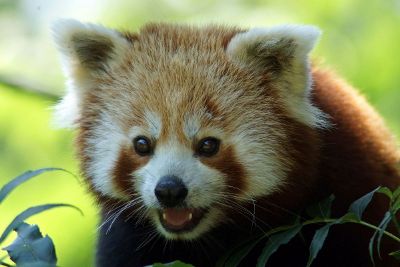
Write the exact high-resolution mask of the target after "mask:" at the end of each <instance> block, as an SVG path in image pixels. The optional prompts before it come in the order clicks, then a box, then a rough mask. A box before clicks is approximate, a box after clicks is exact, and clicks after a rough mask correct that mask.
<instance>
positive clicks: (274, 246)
mask: <svg viewBox="0 0 400 267" xmlns="http://www.w3.org/2000/svg"><path fill="white" fill-rule="evenodd" d="M301 227H302V225H301V224H298V225H296V226H294V227H293V228H291V229H288V230H286V231H284V232H281V233H278V234H275V235H272V236H271V237H270V238H269V239H268V241H267V244H266V245H265V247H264V249H263V251H262V253H261V255H260V256H259V257H258V260H257V267H264V266H265V265H266V264H267V262H268V260H269V258H270V256H271V255H272V254H274V253H275V251H277V250H278V249H279V247H280V246H282V245H285V244H287V243H289V242H290V240H292V239H293V237H295V236H296V235H297V234H298V233H299V232H300V230H301Z"/></svg>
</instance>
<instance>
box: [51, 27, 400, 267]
mask: <svg viewBox="0 0 400 267" xmlns="http://www.w3.org/2000/svg"><path fill="white" fill-rule="evenodd" d="M54 32H55V35H56V41H57V44H58V46H59V48H60V51H61V53H62V55H63V57H62V58H63V64H64V70H65V73H66V75H67V78H68V81H69V87H68V91H67V94H66V96H65V97H64V99H63V100H62V101H61V102H60V104H59V105H58V106H57V107H56V111H57V112H56V113H57V116H58V118H60V119H61V120H62V121H63V122H65V123H64V126H70V127H75V128H77V131H78V136H77V142H76V143H77V147H78V155H79V158H80V162H81V169H82V172H83V175H84V177H85V178H86V179H87V181H88V184H89V187H90V189H91V191H92V192H93V194H94V195H95V196H96V197H97V199H98V202H99V204H100V206H101V209H102V223H101V227H100V237H99V245H98V246H99V248H98V254H97V265H98V266H141V265H144V264H151V263H153V262H159V261H161V262H168V261H172V260H176V259H180V260H183V261H186V262H189V263H193V264H195V265H196V266H211V265H213V264H214V263H215V261H216V260H217V259H218V256H220V255H221V254H222V253H223V252H224V251H226V250H227V249H229V247H230V246H232V245H234V244H236V243H238V242H240V241H241V240H243V239H244V238H246V237H248V236H249V235H251V234H257V233H259V232H262V231H265V230H267V229H269V227H274V226H277V225H281V224H284V223H287V222H288V220H289V219H290V218H291V216H292V215H293V214H299V213H300V212H301V211H302V210H303V209H304V207H306V206H307V205H308V204H310V203H312V202H314V201H317V200H320V199H321V198H323V197H326V196H328V195H329V194H331V193H333V194H335V196H336V202H335V206H334V213H335V214H336V215H340V214H342V213H343V212H345V211H346V208H347V207H348V205H349V203H351V202H352V201H354V200H355V199H356V198H358V197H360V196H361V195H363V194H365V193H367V192H368V191H371V190H373V189H374V188H376V187H377V186H379V185H384V186H388V187H390V188H395V187H397V186H399V184H400V176H399V171H398V169H397V167H396V165H397V164H398V163H399V153H398V150H397V148H396V144H395V142H394V141H393V138H392V136H391V134H390V133H389V132H388V130H387V129H386V128H385V126H384V124H383V122H382V120H381V118H380V117H379V116H378V115H377V114H376V113H375V111H374V110H373V109H372V108H371V107H370V106H369V105H368V104H367V103H366V101H365V100H364V99H363V97H361V96H360V95H358V94H357V93H356V92H355V91H354V89H352V88H351V87H350V86H348V85H347V84H345V83H344V82H343V81H341V80H340V79H339V78H337V77H335V76H334V75H333V74H331V73H330V72H327V71H321V70H318V69H317V68H315V67H311V66H310V63H309V59H308V54H309V52H310V51H311V50H312V48H313V46H314V45H315V42H316V40H317V38H318V36H319V30H318V29H316V28H315V27H311V26H293V25H286V26H278V27H272V28H266V29H252V30H242V29H237V28H230V27H221V26H206V27H200V28H198V27H190V26H180V25H167V24H149V25H146V26H145V27H143V28H142V29H141V30H140V31H139V32H138V33H129V32H118V31H115V30H110V29H107V28H104V27H101V26H98V25H92V24H82V23H79V22H76V21H62V22H60V23H58V24H57V25H56V27H55V28H54ZM143 136H144V137H146V138H147V139H146V140H148V143H149V146H150V147H151V153H149V154H147V155H140V153H137V152H135V149H134V145H133V144H132V142H133V140H135V138H137V137H143ZM208 137H213V138H214V139H217V140H219V141H220V145H219V150H218V151H217V153H216V154H215V155H213V156H204V155H202V154H200V153H199V150H198V147H199V145H200V144H201V142H202V140H204V138H208ZM165 176H174V177H179V179H180V180H181V181H182V183H183V184H184V185H185V186H186V188H187V191H188V192H187V196H186V197H185V200H184V202H183V203H182V204H181V205H180V206H177V207H173V208H172V210H174V211H173V212H170V211H169V210H171V209H169V208H166V207H165V206H164V205H163V204H162V203H161V202H160V198H159V197H158V196H157V195H156V194H155V188H156V187H157V186H158V184H159V183H160V180H161V178H162V177H165ZM386 205H387V203H385V201H384V200H383V199H380V198H375V199H374V203H373V205H372V206H371V207H370V208H369V210H368V212H367V215H366V216H367V219H368V220H369V221H371V222H372V223H377V222H379V220H380V218H381V217H382V216H383V213H384V210H385V208H386ZM168 212H170V213H168ZM174 212H175V213H174ZM176 213H179V214H180V215H182V214H184V215H185V214H187V215H188V216H189V217H188V218H187V219H186V221H185V224H187V225H188V226H190V227H191V228H190V229H186V230H185V229H183V228H182V229H183V230H182V229H179V231H175V230H174V231H173V230H171V229H170V228H168V227H167V226H166V225H167V224H166V223H168V216H173V215H174V214H176ZM171 214H172V215H171ZM189 214H190V215H189ZM174 216H175V215H174ZM176 216H178V215H176ZM176 216H175V217H176ZM166 218H167V219H166ZM176 218H178V219H179V218H180V217H179V216H178V217H176ZM176 218H175V219H176ZM178 219H177V220H178ZM179 220H181V221H182V220H183V219H179ZM179 220H178V221H179ZM310 232H312V231H310ZM333 232H334V233H333V234H331V235H330V236H329V237H328V244H327V246H326V248H324V249H323V251H322V253H321V255H319V256H318V260H317V262H316V263H315V266H368V265H369V264H370V263H369V258H368V250H367V245H368V242H367V236H368V234H371V233H370V232H368V231H366V230H365V229H360V228H359V227H355V228H354V227H349V226H338V227H336V228H335V229H334V230H333ZM349 232H351V233H353V234H354V233H355V234H356V235H357V236H354V240H351V241H350V240H349V239H351V238H350V237H348V236H347V235H348V234H349ZM308 234H310V233H307V231H306V232H305V233H304V237H305V239H306V240H307V239H309V238H310V236H309V235H308ZM338 246H340V249H337V247H338ZM390 246H391V244H390V243H389V242H386V241H385V243H384V247H385V248H384V250H386V251H387V250H388V249H389V247H390ZM258 249H259V248H258ZM307 249H308V248H307V245H305V244H304V243H303V242H302V241H301V240H295V241H293V242H291V243H290V244H289V245H287V246H285V247H284V248H282V249H280V250H279V252H278V253H277V254H276V255H274V256H273V258H272V262H271V266H303V265H304V264H305V262H306V258H305V255H306V251H307ZM258 253H259V251H258ZM288 253H290V255H293V256H290V257H287V254H288ZM256 258H257V248H256V249H255V252H254V255H253V254H251V255H250V256H249V257H247V258H246V259H245V263H244V264H247V265H245V266H251V265H252V264H254V261H255V259H256ZM380 264H382V265H384V264H386V266H391V265H390V264H392V263H391V262H390V260H389V259H386V258H384V261H383V262H381V263H380Z"/></svg>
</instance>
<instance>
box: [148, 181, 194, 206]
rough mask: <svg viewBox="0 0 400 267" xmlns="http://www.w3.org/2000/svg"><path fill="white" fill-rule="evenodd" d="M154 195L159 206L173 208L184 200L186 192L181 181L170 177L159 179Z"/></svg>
mask: <svg viewBox="0 0 400 267" xmlns="http://www.w3.org/2000/svg"><path fill="white" fill-rule="evenodd" d="M154 193H155V194H156V197H157V199H158V201H160V203H161V205H163V206H165V207H175V206H177V205H179V204H181V203H182V202H183V200H185V198H186V196H187V194H188V190H187V188H186V186H185V184H184V183H183V182H182V180H181V179H179V178H178V177H176V176H173V175H171V176H164V177H161V179H160V181H159V182H158V184H157V186H156V188H155V189H154Z"/></svg>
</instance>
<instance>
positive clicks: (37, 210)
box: [0, 203, 83, 244]
mask: <svg viewBox="0 0 400 267" xmlns="http://www.w3.org/2000/svg"><path fill="white" fill-rule="evenodd" d="M58 207H70V208H73V209H76V210H77V211H79V212H80V213H81V214H83V213H82V211H81V210H80V209H79V208H78V207H76V206H74V205H70V204H62V203H61V204H45V205H39V206H34V207H30V208H28V209H26V210H24V211H23V212H21V213H20V214H19V215H17V216H16V217H15V218H14V220H12V222H11V223H10V224H9V225H8V226H7V227H6V229H5V230H4V232H3V234H2V235H1V236H0V244H1V243H2V242H3V241H4V240H5V239H6V237H7V236H8V235H9V234H10V232H11V231H12V230H13V229H16V228H17V227H18V226H19V225H20V224H21V223H23V222H24V221H25V220H26V219H28V218H29V217H31V216H33V215H36V214H38V213H41V212H43V211H46V210H49V209H53V208H58Z"/></svg>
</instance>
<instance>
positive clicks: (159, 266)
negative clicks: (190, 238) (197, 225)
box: [18, 261, 193, 267]
mask: <svg viewBox="0 0 400 267" xmlns="http://www.w3.org/2000/svg"><path fill="white" fill-rule="evenodd" d="M151 266H153V267H193V265H191V264H187V263H183V262H181V261H174V262H170V263H154V264H153V265H151ZM18 267H19V266H18Z"/></svg>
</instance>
